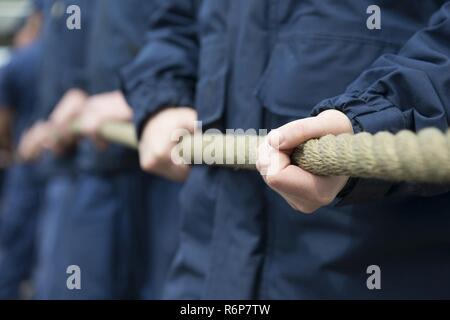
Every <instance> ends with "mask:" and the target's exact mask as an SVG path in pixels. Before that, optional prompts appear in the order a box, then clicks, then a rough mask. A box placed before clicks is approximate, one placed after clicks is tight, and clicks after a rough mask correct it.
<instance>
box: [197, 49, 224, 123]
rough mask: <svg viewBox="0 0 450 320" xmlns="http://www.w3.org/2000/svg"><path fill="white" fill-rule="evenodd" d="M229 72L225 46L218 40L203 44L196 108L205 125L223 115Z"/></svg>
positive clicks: (200, 119)
mask: <svg viewBox="0 0 450 320" xmlns="http://www.w3.org/2000/svg"><path fill="white" fill-rule="evenodd" d="M227 74H228V68H227V61H226V52H225V46H224V45H222V44H218V43H216V42H214V43H207V44H204V45H202V48H201V51H200V66H199V75H200V77H199V81H198V83H197V94H196V109H197V112H198V119H199V121H202V122H203V125H204V126H208V125H211V124H213V123H215V122H217V121H219V120H220V119H221V118H222V116H223V113H224V107H225V99H226V97H225V95H226V79H227Z"/></svg>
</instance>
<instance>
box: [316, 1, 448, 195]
mask: <svg viewBox="0 0 450 320" xmlns="http://www.w3.org/2000/svg"><path fill="white" fill-rule="evenodd" d="M327 109H337V110H340V111H342V112H344V113H345V114H346V115H347V116H348V117H349V118H350V120H351V121H352V124H353V127H354V130H355V132H361V131H366V132H370V133H376V132H378V131H390V132H393V133H395V132H398V131H400V130H403V129H408V130H413V131H418V130H420V129H423V128H425V127H436V128H439V129H441V130H446V129H447V128H448V127H449V123H450V2H447V3H446V4H444V5H443V6H442V8H441V9H440V10H439V11H438V12H437V13H435V14H434V15H433V16H432V18H431V20H430V22H429V25H428V26H427V27H426V28H424V29H422V30H420V31H418V32H417V33H416V34H415V35H413V37H412V38H411V39H410V40H408V41H407V42H406V43H405V45H404V47H403V48H402V49H401V50H400V51H399V52H398V53H397V54H385V55H383V56H381V57H380V58H378V59H377V60H376V61H375V62H374V63H373V65H372V66H371V67H370V68H369V69H367V70H365V71H364V72H363V73H362V74H361V75H360V77H359V78H358V79H357V80H356V81H354V82H353V83H352V84H351V85H350V86H349V87H348V88H347V90H346V92H345V93H343V94H342V95H340V96H337V97H334V98H331V99H327V100H325V101H322V102H321V103H319V104H318V105H317V106H316V107H315V108H314V111H313V115H317V114H318V113H320V112H322V111H324V110H327ZM345 189H346V190H345V191H344V192H343V194H342V196H343V199H342V200H343V201H342V203H343V204H346V203H351V202H354V201H357V200H362V199H364V200H366V199H367V200H368V199H376V198H383V197H387V196H394V195H402V196H405V195H423V196H429V195H435V194H439V193H443V192H447V191H448V190H450V187H449V186H434V187H431V186H428V185H420V184H411V183H400V184H392V183H387V182H382V181H374V180H364V179H352V181H351V182H350V183H349V185H348V186H347V188H345Z"/></svg>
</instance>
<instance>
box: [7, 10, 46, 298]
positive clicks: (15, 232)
mask: <svg viewBox="0 0 450 320" xmlns="http://www.w3.org/2000/svg"><path fill="white" fill-rule="evenodd" d="M41 10H42V6H41V5H40V3H39V2H36V3H35V7H34V11H33V13H32V14H31V15H30V17H29V18H28V19H27V21H26V23H25V27H22V28H21V29H20V30H19V31H18V32H17V34H16V36H15V37H14V39H15V41H14V43H13V47H14V51H13V54H12V57H11V59H10V61H9V63H8V64H7V65H6V66H4V67H3V68H2V69H1V70H0V123H1V124H0V131H1V132H0V137H1V147H2V149H3V150H7V151H6V152H11V153H12V152H14V150H15V149H16V146H17V143H18V141H19V139H20V136H21V135H22V133H23V132H24V130H25V129H26V128H27V127H28V126H30V125H31V124H32V121H33V118H32V117H33V112H34V109H35V107H36V95H37V94H36V93H37V87H38V67H39V63H40V59H41V49H42V48H41V43H40V41H39V39H37V37H38V36H39V32H40V25H41V23H40V18H41ZM3 159H4V160H5V163H4V164H5V165H6V164H7V163H6V161H7V160H9V161H13V160H14V159H13V157H12V156H11V157H5V158H3ZM40 198H41V180H40V178H39V174H38V171H37V168H36V166H35V165H34V164H13V163H10V167H9V168H8V170H7V173H6V180H5V193H4V195H3V202H2V206H1V212H0V299H18V298H23V297H27V294H28V297H29V292H28V293H26V292H22V291H21V288H23V286H21V285H22V284H23V283H24V282H25V281H27V280H30V279H31V275H32V270H33V267H34V265H35V263H34V262H35V261H34V260H35V249H36V246H35V239H36V227H37V221H38V213H39V208H40Z"/></svg>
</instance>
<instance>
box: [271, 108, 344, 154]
mask: <svg viewBox="0 0 450 320" xmlns="http://www.w3.org/2000/svg"><path fill="white" fill-rule="evenodd" d="M352 130H353V129H352V126H351V122H350V120H349V119H348V118H347V116H346V115H345V114H344V113H342V112H340V111H336V110H330V111H328V112H327V111H325V112H323V113H321V114H320V115H318V116H317V117H311V118H305V119H300V120H296V121H293V122H290V123H288V124H286V125H284V126H282V127H280V128H278V129H275V130H273V131H272V132H270V133H269V143H270V145H271V146H272V147H274V148H276V149H279V150H292V149H294V148H296V147H297V146H299V145H300V144H302V143H304V142H306V141H308V140H310V139H313V138H320V137H322V136H325V135H327V134H335V135H337V134H340V133H343V132H351V131H352Z"/></svg>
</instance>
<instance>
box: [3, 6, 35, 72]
mask: <svg viewBox="0 0 450 320" xmlns="http://www.w3.org/2000/svg"><path fill="white" fill-rule="evenodd" d="M31 10H32V4H31V1H29V0H0V66H1V65H4V64H5V63H6V62H7V61H8V57H9V53H10V50H9V48H10V46H11V43H12V39H13V35H14V32H15V31H16V30H17V29H18V28H20V26H21V25H22V24H23V23H24V22H25V19H26V17H27V16H28V15H29V13H30V11H31Z"/></svg>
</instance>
